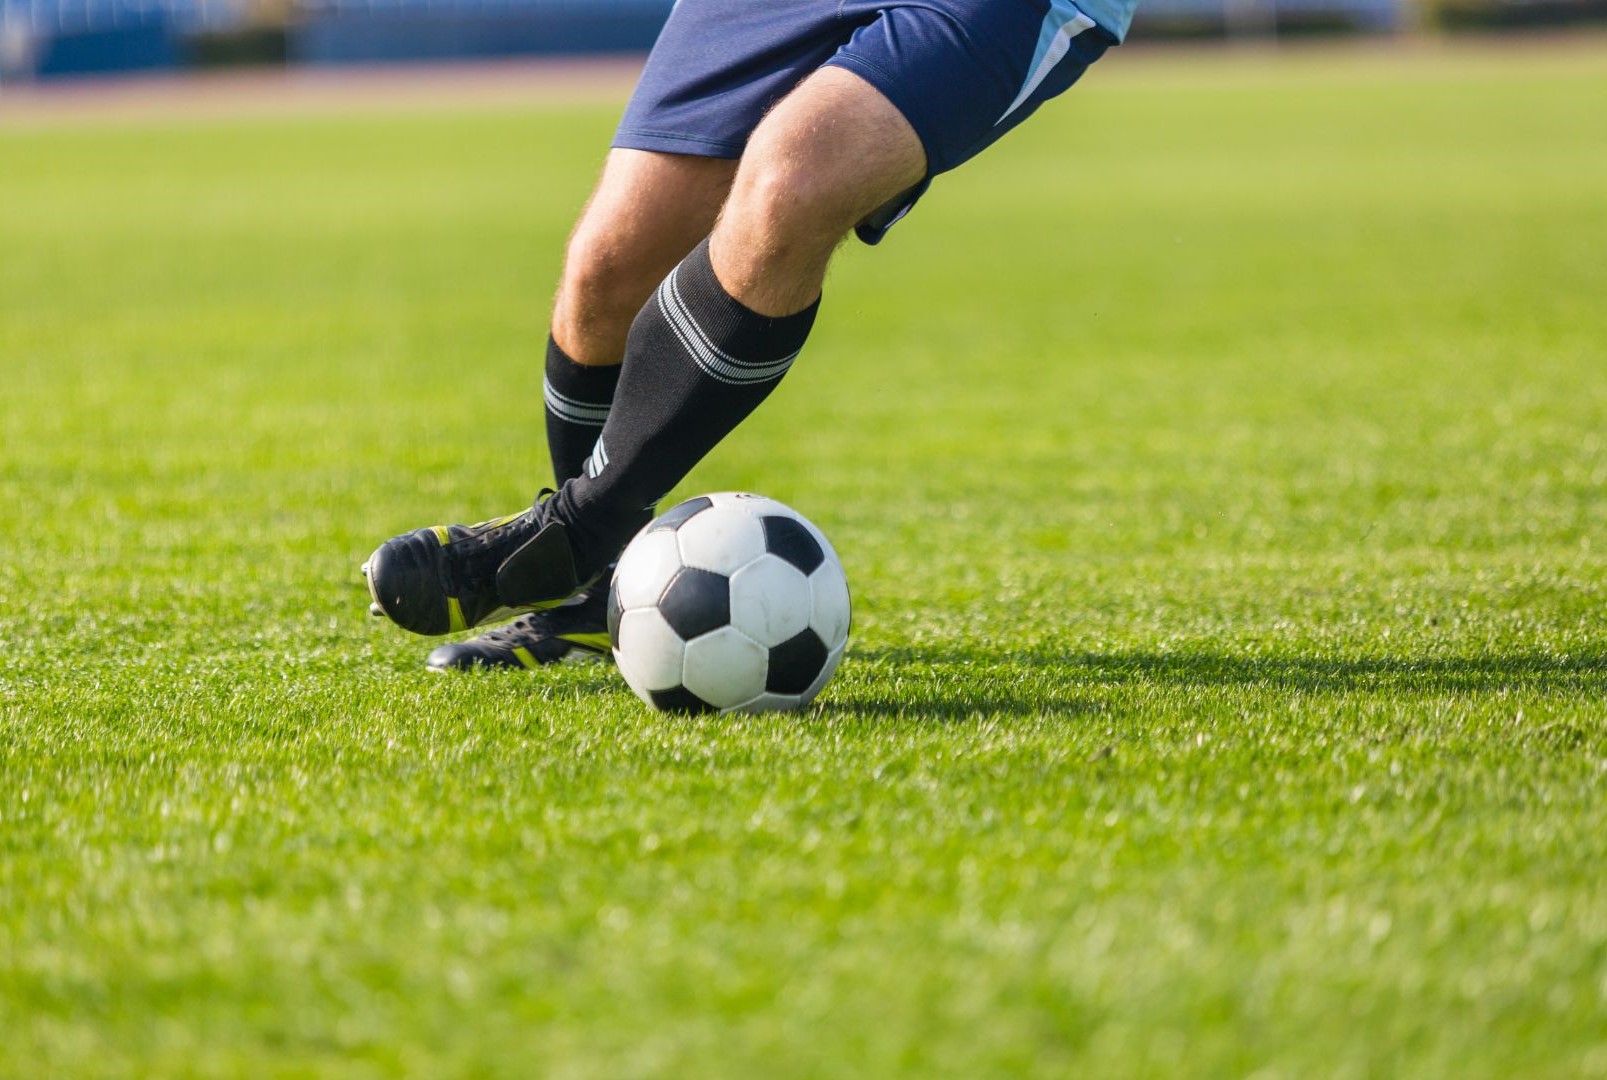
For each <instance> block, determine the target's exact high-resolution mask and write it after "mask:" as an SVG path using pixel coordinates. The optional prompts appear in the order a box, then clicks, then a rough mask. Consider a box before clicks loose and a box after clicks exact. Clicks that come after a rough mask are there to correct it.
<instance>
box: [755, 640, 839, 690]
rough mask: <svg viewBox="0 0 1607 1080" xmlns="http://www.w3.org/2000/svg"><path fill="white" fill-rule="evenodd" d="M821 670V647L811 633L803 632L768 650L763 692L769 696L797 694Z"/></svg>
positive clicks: (823, 660)
mask: <svg viewBox="0 0 1607 1080" xmlns="http://www.w3.org/2000/svg"><path fill="white" fill-rule="evenodd" d="M825 666H826V645H825V643H824V642H822V641H821V640H820V636H819V635H818V634H816V633H815V632H814V631H813V630H805V631H803V632H802V633H800V634H798V635H797V636H796V637H791V638H788V639H787V640H786V641H783V642H782V643H781V644H780V645H777V646H775V647H774V648H773V649H771V650H770V674H769V675H768V676H766V677H765V681H764V688H765V689H766V690H768V691H769V692H770V693H772V694H801V693H803V692H804V691H805V690H808V689H809V685H810V684H811V683H813V682H814V681H815V677H816V676H817V675H819V674H820V669H821V668H823V667H825Z"/></svg>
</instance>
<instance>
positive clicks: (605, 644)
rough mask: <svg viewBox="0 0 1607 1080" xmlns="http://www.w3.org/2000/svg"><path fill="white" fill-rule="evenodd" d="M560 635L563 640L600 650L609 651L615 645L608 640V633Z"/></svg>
mask: <svg viewBox="0 0 1607 1080" xmlns="http://www.w3.org/2000/svg"><path fill="white" fill-rule="evenodd" d="M558 637H559V638H560V639H561V640H563V641H568V642H572V643H574V644H576V645H583V646H585V647H586V648H588V649H596V650H597V651H598V652H608V651H609V650H610V649H612V648H613V647H614V643H613V642H612V641H609V640H608V635H607V634H606V633H594V634H559V635H558Z"/></svg>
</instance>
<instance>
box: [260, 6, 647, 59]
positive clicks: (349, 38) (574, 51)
mask: <svg viewBox="0 0 1607 1080" xmlns="http://www.w3.org/2000/svg"><path fill="white" fill-rule="evenodd" d="M671 6H672V0H547V2H532V0H523V2H522V3H521V2H519V0H514V2H512V3H490V4H473V3H456V4H451V5H449V6H448V5H442V6H434V5H430V4H407V3H402V4H398V5H397V6H396V7H393V8H379V7H374V8H367V9H361V8H347V9H341V8H340V7H335V8H331V9H330V10H327V11H324V12H319V13H313V14H309V15H308V16H306V17H305V18H303V19H302V20H301V22H300V23H299V24H298V25H297V26H295V27H293V28H292V29H291V32H290V40H289V42H288V51H289V56H290V59H291V60H292V61H294V62H299V63H304V64H360V63H390V62H398V61H413V60H467V59H476V58H482V57H498V56H531V55H542V54H565V55H584V54H588V53H609V52H645V51H646V50H647V49H648V48H649V47H650V46H651V45H652V44H653V39H654V38H656V37H657V36H658V32H659V28H660V27H662V26H663V25H664V20H665V18H666V17H667V16H668V15H669V12H670V7H671Z"/></svg>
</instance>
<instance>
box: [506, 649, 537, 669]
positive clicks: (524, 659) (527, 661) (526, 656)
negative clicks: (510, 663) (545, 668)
mask: <svg viewBox="0 0 1607 1080" xmlns="http://www.w3.org/2000/svg"><path fill="white" fill-rule="evenodd" d="M513 655H514V656H517V657H518V658H519V663H521V664H523V665H524V666H525V667H527V668H537V667H540V666H541V664H540V663H538V662H537V660H536V658H535V657H534V656H531V655H530V650H529V649H527V648H525V647H524V646H523V645H515V646H514V649H513Z"/></svg>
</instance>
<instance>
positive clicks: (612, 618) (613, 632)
mask: <svg viewBox="0 0 1607 1080" xmlns="http://www.w3.org/2000/svg"><path fill="white" fill-rule="evenodd" d="M624 614H625V613H624V611H622V610H621V609H620V603H619V590H618V589H609V590H608V643H609V644H610V645H612V646H613V647H614V648H616V649H617V648H619V619H620V616H621V615H624Z"/></svg>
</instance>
